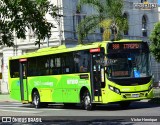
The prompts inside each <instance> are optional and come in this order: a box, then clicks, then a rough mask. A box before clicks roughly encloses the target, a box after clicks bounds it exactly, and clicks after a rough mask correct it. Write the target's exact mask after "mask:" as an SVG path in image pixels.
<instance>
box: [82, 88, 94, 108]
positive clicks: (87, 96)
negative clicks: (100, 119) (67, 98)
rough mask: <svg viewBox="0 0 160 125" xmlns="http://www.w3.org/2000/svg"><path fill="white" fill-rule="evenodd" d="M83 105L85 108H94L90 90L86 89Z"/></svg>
mask: <svg viewBox="0 0 160 125" xmlns="http://www.w3.org/2000/svg"><path fill="white" fill-rule="evenodd" d="M82 102H83V104H82V105H83V107H84V109H85V110H92V108H93V104H92V103H91V96H90V94H89V92H88V91H86V92H85V93H84V95H83V98H82Z"/></svg>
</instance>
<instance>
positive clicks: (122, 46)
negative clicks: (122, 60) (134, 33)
mask: <svg viewBox="0 0 160 125" xmlns="http://www.w3.org/2000/svg"><path fill="white" fill-rule="evenodd" d="M140 48H141V44H140V43H123V44H119V43H114V44H112V46H111V48H110V49H112V50H117V49H140Z"/></svg>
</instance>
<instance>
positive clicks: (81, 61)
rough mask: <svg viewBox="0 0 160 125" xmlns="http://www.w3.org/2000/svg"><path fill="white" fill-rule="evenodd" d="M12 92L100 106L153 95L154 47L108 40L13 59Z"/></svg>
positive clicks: (37, 101) (24, 97) (36, 99)
mask: <svg viewBox="0 0 160 125" xmlns="http://www.w3.org/2000/svg"><path fill="white" fill-rule="evenodd" d="M8 71H9V73H8V75H9V90H10V96H11V98H13V99H16V100H19V101H21V102H22V103H33V104H34V106H35V107H36V108H38V107H41V106H45V105H47V104H49V103H63V104H64V105H68V106H69V105H73V104H78V103H79V104H81V106H82V107H83V108H84V109H86V110H91V109H92V108H93V106H95V105H98V104H108V103H118V104H120V106H122V107H127V106H129V104H130V103H131V102H133V101H139V100H142V99H148V98H152V97H153V89H152V82H153V80H152V75H151V67H150V56H149V47H148V44H147V43H146V42H143V41H141V40H127V39H124V40H120V41H103V42H95V43H91V44H86V45H76V46H74V47H73V46H72V47H71V46H70V47H68V46H66V45H61V46H59V47H49V48H43V49H39V50H37V51H36V52H32V53H27V54H25V55H21V56H16V57H11V58H9V70H8Z"/></svg>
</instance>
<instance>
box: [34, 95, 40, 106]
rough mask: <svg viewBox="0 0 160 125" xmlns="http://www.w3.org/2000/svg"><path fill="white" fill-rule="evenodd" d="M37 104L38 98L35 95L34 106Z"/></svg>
mask: <svg viewBox="0 0 160 125" xmlns="http://www.w3.org/2000/svg"><path fill="white" fill-rule="evenodd" d="M38 103H39V97H38V96H37V95H35V96H34V104H35V105H38Z"/></svg>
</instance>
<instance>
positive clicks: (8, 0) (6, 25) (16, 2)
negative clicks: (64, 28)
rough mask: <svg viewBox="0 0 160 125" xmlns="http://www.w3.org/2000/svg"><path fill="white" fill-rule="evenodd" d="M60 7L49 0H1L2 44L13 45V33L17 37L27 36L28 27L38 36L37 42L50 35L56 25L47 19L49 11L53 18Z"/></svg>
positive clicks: (0, 28) (0, 31)
mask: <svg viewBox="0 0 160 125" xmlns="http://www.w3.org/2000/svg"><path fill="white" fill-rule="evenodd" d="M57 10H58V8H57V7H56V6H54V5H53V4H51V3H50V2H48V0H1V1H0V14H1V18H0V33H1V34H2V35H1V36H2V40H1V41H0V44H1V45H7V46H9V47H10V46H13V45H14V43H13V40H14V39H13V33H14V31H15V34H16V36H17V38H22V39H25V38H26V29H27V28H29V29H32V30H33V31H34V33H35V35H36V37H37V40H36V41H37V42H36V43H35V44H40V40H42V39H44V38H45V37H46V36H49V34H50V31H51V28H52V27H54V26H53V25H52V24H51V23H49V22H47V21H46V19H45V14H46V13H49V14H50V15H51V16H52V17H53V18H54V17H56V16H58V15H57V13H56V12H57Z"/></svg>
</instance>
